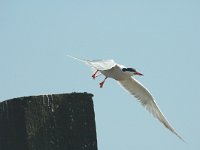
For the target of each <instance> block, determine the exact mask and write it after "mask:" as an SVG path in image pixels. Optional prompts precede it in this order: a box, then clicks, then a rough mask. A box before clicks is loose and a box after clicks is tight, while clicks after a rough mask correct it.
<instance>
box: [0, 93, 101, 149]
mask: <svg viewBox="0 0 200 150" xmlns="http://www.w3.org/2000/svg"><path fill="white" fill-rule="evenodd" d="M92 96H93V95H92V94H88V93H71V94H52V95H40V96H29V97H20V98H14V99H11V100H7V101H4V102H1V103H0V150H97V139H96V127H95V115H94V108H93V101H92Z"/></svg>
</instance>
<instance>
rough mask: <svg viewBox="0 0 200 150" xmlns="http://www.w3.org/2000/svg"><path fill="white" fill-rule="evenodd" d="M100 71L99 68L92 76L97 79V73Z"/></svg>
mask: <svg viewBox="0 0 200 150" xmlns="http://www.w3.org/2000/svg"><path fill="white" fill-rule="evenodd" d="M98 72H99V70H97V71H96V72H95V73H94V74H93V75H92V78H93V79H95V78H96V74H97V73H98Z"/></svg>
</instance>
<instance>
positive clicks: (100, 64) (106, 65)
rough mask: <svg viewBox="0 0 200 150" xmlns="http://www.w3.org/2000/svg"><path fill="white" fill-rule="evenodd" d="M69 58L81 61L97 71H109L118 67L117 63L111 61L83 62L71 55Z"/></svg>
mask: <svg viewBox="0 0 200 150" xmlns="http://www.w3.org/2000/svg"><path fill="white" fill-rule="evenodd" d="M67 56H68V57H71V58H73V59H76V60H78V61H81V62H83V63H85V64H87V65H89V66H90V67H92V69H95V70H108V69H111V68H112V67H114V66H115V65H116V63H115V61H114V60H112V59H110V60H82V59H79V58H76V57H73V56H70V55H67Z"/></svg>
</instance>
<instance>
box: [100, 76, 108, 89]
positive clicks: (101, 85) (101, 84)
mask: <svg viewBox="0 0 200 150" xmlns="http://www.w3.org/2000/svg"><path fill="white" fill-rule="evenodd" d="M107 78H108V77H105V79H104V80H103V81H102V82H101V83H99V85H100V88H102V87H103V84H104V82H105V81H106V79H107Z"/></svg>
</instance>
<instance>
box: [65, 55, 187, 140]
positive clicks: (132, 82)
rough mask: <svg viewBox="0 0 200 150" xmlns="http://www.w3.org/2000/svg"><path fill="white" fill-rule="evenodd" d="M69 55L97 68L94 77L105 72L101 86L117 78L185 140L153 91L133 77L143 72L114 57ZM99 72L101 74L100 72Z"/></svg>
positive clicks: (166, 125) (143, 104) (151, 111)
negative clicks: (165, 113) (170, 120)
mask: <svg viewBox="0 0 200 150" xmlns="http://www.w3.org/2000/svg"><path fill="white" fill-rule="evenodd" d="M67 56H68V57H71V58H73V59H76V60H78V61H81V62H83V63H85V64H87V65H89V66H90V67H91V68H92V69H93V70H96V71H95V73H94V74H93V75H92V78H93V79H95V78H96V77H97V76H99V75H101V74H103V75H104V76H105V79H104V80H103V81H102V82H101V83H99V85H100V88H102V87H103V85H104V83H105V80H106V79H107V78H113V79H115V80H116V81H117V82H118V83H119V84H120V85H121V86H122V87H123V88H125V90H127V91H128V92H129V93H130V94H131V95H133V96H135V97H136V98H137V100H138V101H139V102H140V103H141V104H142V106H144V107H145V108H146V109H147V110H148V111H149V112H150V113H151V114H152V115H153V116H154V117H155V118H157V119H158V120H159V121H160V122H161V123H162V124H163V125H164V126H165V127H166V128H168V129H169V130H170V131H171V132H172V133H174V134H175V135H176V136H177V137H178V138H179V139H181V140H182V141H184V140H183V138H182V137H181V136H180V135H179V134H178V133H177V132H176V131H175V129H174V128H173V127H172V126H171V125H170V123H169V122H168V121H167V119H166V118H165V116H164V115H163V113H162V112H161V111H160V109H159V107H158V105H157V104H156V102H155V99H154V98H153V96H152V95H151V93H150V92H149V91H148V90H147V89H146V88H145V87H144V86H143V85H142V84H141V83H140V82H138V81H137V80H136V79H134V78H132V76H134V75H139V76H143V74H141V73H139V72H138V71H136V69H134V68H127V67H125V66H123V65H119V64H117V63H116V62H115V61H114V60H112V59H111V60H82V59H79V58H76V57H73V56H70V55H67ZM99 72H100V74H98V73H99ZM97 74H98V75H97ZM184 142H185V141H184Z"/></svg>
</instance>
